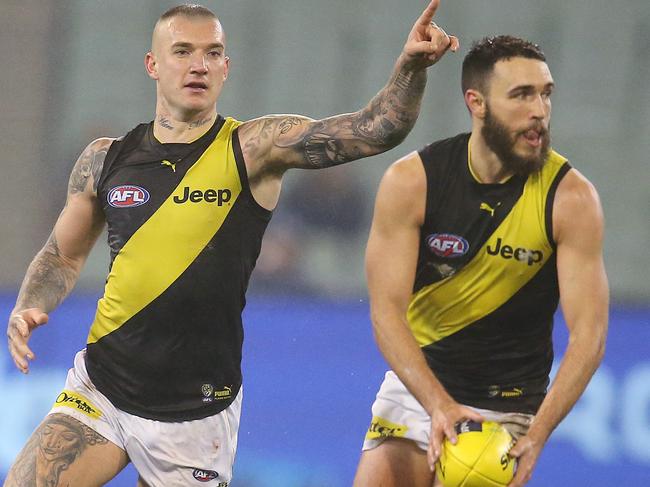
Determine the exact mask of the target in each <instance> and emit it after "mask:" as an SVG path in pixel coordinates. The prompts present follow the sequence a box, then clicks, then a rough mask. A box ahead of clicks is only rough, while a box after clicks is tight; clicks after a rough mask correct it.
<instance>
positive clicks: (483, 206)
mask: <svg viewBox="0 0 650 487" xmlns="http://www.w3.org/2000/svg"><path fill="white" fill-rule="evenodd" d="M499 206H501V202H500V201H499V202H498V203H497V205H496V208H498V207H499ZM479 210H485V211H487V212H488V213H489V214H490V216H494V211H495V208H492V207H491V206H490V205H488V204H487V203H481V206H480V207H479Z"/></svg>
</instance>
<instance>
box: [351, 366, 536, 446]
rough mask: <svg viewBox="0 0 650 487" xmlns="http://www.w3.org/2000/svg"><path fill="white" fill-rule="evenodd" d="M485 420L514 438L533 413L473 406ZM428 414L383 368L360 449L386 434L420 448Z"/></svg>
mask: <svg viewBox="0 0 650 487" xmlns="http://www.w3.org/2000/svg"><path fill="white" fill-rule="evenodd" d="M472 409H474V410H475V411H478V412H479V413H481V415H483V417H484V418H485V419H486V420H487V421H495V422H497V423H501V424H502V425H503V426H504V427H505V428H506V429H507V430H508V432H509V433H510V434H511V435H512V436H513V438H515V439H517V438H519V437H521V436H523V435H525V434H526V432H527V431H528V428H529V427H530V423H531V421H532V420H533V417H534V416H533V415H531V414H524V413H505V412H499V411H490V410H487V409H479V408H474V407H472ZM430 434H431V417H430V416H429V414H428V413H427V412H426V411H425V410H424V408H423V407H422V405H421V404H420V403H419V402H418V400H417V399H415V397H414V396H413V395H412V394H411V393H410V392H409V390H408V389H407V388H406V386H405V385H404V384H402V381H400V380H399V378H398V377H397V375H396V374H395V372H393V371H392V370H390V371H388V372H386V377H385V378H384V382H383V383H382V384H381V387H380V388H379V392H378V393H377V399H376V400H375V402H374V403H373V405H372V421H371V422H370V427H369V428H368V432H367V433H366V437H365V440H364V442H363V450H370V449H372V448H375V447H376V446H379V445H380V444H381V443H382V442H383V441H384V440H385V439H386V438H404V439H407V440H413V441H414V442H415V443H416V444H417V445H418V446H419V447H420V448H421V449H423V450H427V448H428V447H429V435H430Z"/></svg>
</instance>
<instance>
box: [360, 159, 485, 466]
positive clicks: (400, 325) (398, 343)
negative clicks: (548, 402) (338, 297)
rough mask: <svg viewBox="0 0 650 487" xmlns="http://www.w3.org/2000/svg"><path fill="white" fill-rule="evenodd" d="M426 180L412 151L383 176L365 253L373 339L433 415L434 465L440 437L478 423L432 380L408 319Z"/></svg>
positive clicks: (451, 437)
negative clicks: (459, 423)
mask: <svg viewBox="0 0 650 487" xmlns="http://www.w3.org/2000/svg"><path fill="white" fill-rule="evenodd" d="M425 195H426V179H425V175H424V168H423V166H422V162H421V161H420V157H419V155H418V154H417V153H413V154H411V155H409V156H407V157H405V158H404V159H402V160H401V161H399V162H397V163H396V164H395V165H393V166H392V167H391V168H390V169H389V170H388V172H387V173H386V175H385V176H384V178H383V180H382V182H381V185H380V188H379V192H378V194H377V201H376V205H375V214H374V218H373V222H372V227H371V230H370V238H369V240H368V248H367V253H366V272H367V276H368V290H369V295H370V309H371V317H372V323H373V331H374V334H375V339H376V341H377V344H378V346H379V349H380V350H381V352H382V354H383V355H384V357H385V358H386V361H387V362H388V363H389V365H390V366H391V368H392V369H393V370H394V372H395V373H396V374H397V376H398V377H399V378H400V380H401V381H402V382H403V383H404V385H405V386H406V387H407V388H408V390H409V391H410V392H411V393H412V394H413V395H414V396H415V398H416V399H417V400H418V401H419V402H420V404H422V406H423V407H424V409H425V410H426V411H427V412H428V413H429V415H430V416H431V422H432V425H431V426H432V429H431V442H430V447H429V461H430V464H431V465H433V463H434V462H435V460H436V459H437V457H438V455H439V453H440V446H441V444H442V440H443V439H444V436H447V437H449V438H450V439H453V438H455V436H456V435H455V432H454V428H453V426H454V424H455V423H456V422H457V421H460V420H461V419H465V418H467V419H475V420H478V421H480V420H482V418H481V416H480V415H478V414H476V413H474V412H473V411H471V410H469V409H467V408H464V407H461V406H460V405H458V404H457V403H456V402H455V401H454V400H453V399H452V398H451V397H450V396H449V394H448V393H447V391H446V390H445V389H444V387H443V386H442V384H440V382H439V381H438V379H436V377H435V376H434V374H433V372H432V371H431V369H430V368H429V366H428V364H427V363H426V360H425V358H424V354H423V353H422V351H421V349H420V346H419V345H418V343H417V341H416V340H415V338H414V337H413V334H412V333H411V330H410V328H409V326H408V323H407V320H406V312H407V309H408V306H409V303H410V300H411V295H412V290H413V282H414V279H415V270H416V264H417V258H418V249H419V245H418V242H419V238H420V227H421V226H422V223H423V220H424V210H425Z"/></svg>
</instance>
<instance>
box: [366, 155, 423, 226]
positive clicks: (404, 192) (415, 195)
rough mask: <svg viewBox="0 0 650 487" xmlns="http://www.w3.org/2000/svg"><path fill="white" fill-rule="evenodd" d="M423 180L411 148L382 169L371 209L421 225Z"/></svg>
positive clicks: (420, 160) (418, 161) (420, 164)
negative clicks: (382, 174)
mask: <svg viewBox="0 0 650 487" xmlns="http://www.w3.org/2000/svg"><path fill="white" fill-rule="evenodd" d="M426 192H427V180H426V175H425V172H424V166H423V165H422V159H421V158H420V155H419V154H418V153H417V152H411V153H410V154H407V155H406V156H404V157H402V158H401V159H399V160H398V161H396V162H394V163H393V164H392V165H391V166H390V167H389V168H388V169H387V170H386V172H385V173H384V176H383V178H382V180H381V183H380V185H379V191H378V192H377V201H376V205H375V212H376V213H381V214H384V215H387V216H390V217H391V218H392V219H393V221H397V220H396V219H398V220H402V221H403V223H405V222H414V223H415V224H418V225H421V224H422V222H423V221H424V210H425V202H426Z"/></svg>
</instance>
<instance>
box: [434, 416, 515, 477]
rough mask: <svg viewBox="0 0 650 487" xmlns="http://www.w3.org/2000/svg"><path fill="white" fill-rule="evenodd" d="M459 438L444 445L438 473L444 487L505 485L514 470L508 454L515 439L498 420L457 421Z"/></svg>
mask: <svg viewBox="0 0 650 487" xmlns="http://www.w3.org/2000/svg"><path fill="white" fill-rule="evenodd" d="M456 433H457V435H458V441H457V443H456V444H455V445H453V444H452V443H451V442H450V441H449V440H448V439H446V440H445V442H444V443H443V445H442V452H441V454H440V459H439V460H438V462H437V463H436V477H437V478H438V479H439V480H440V481H441V482H442V485H443V486H444V487H503V486H506V485H508V484H509V483H510V481H511V480H512V477H513V475H514V472H515V463H516V462H515V459H514V458H512V457H510V456H509V455H508V452H509V451H510V448H511V447H512V446H513V445H514V440H513V439H512V436H510V433H508V431H507V430H506V429H505V428H504V427H503V426H501V425H500V424H499V423H495V422H492V421H485V422H483V423H477V422H475V421H463V422H462V423H458V424H457V425H456Z"/></svg>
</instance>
